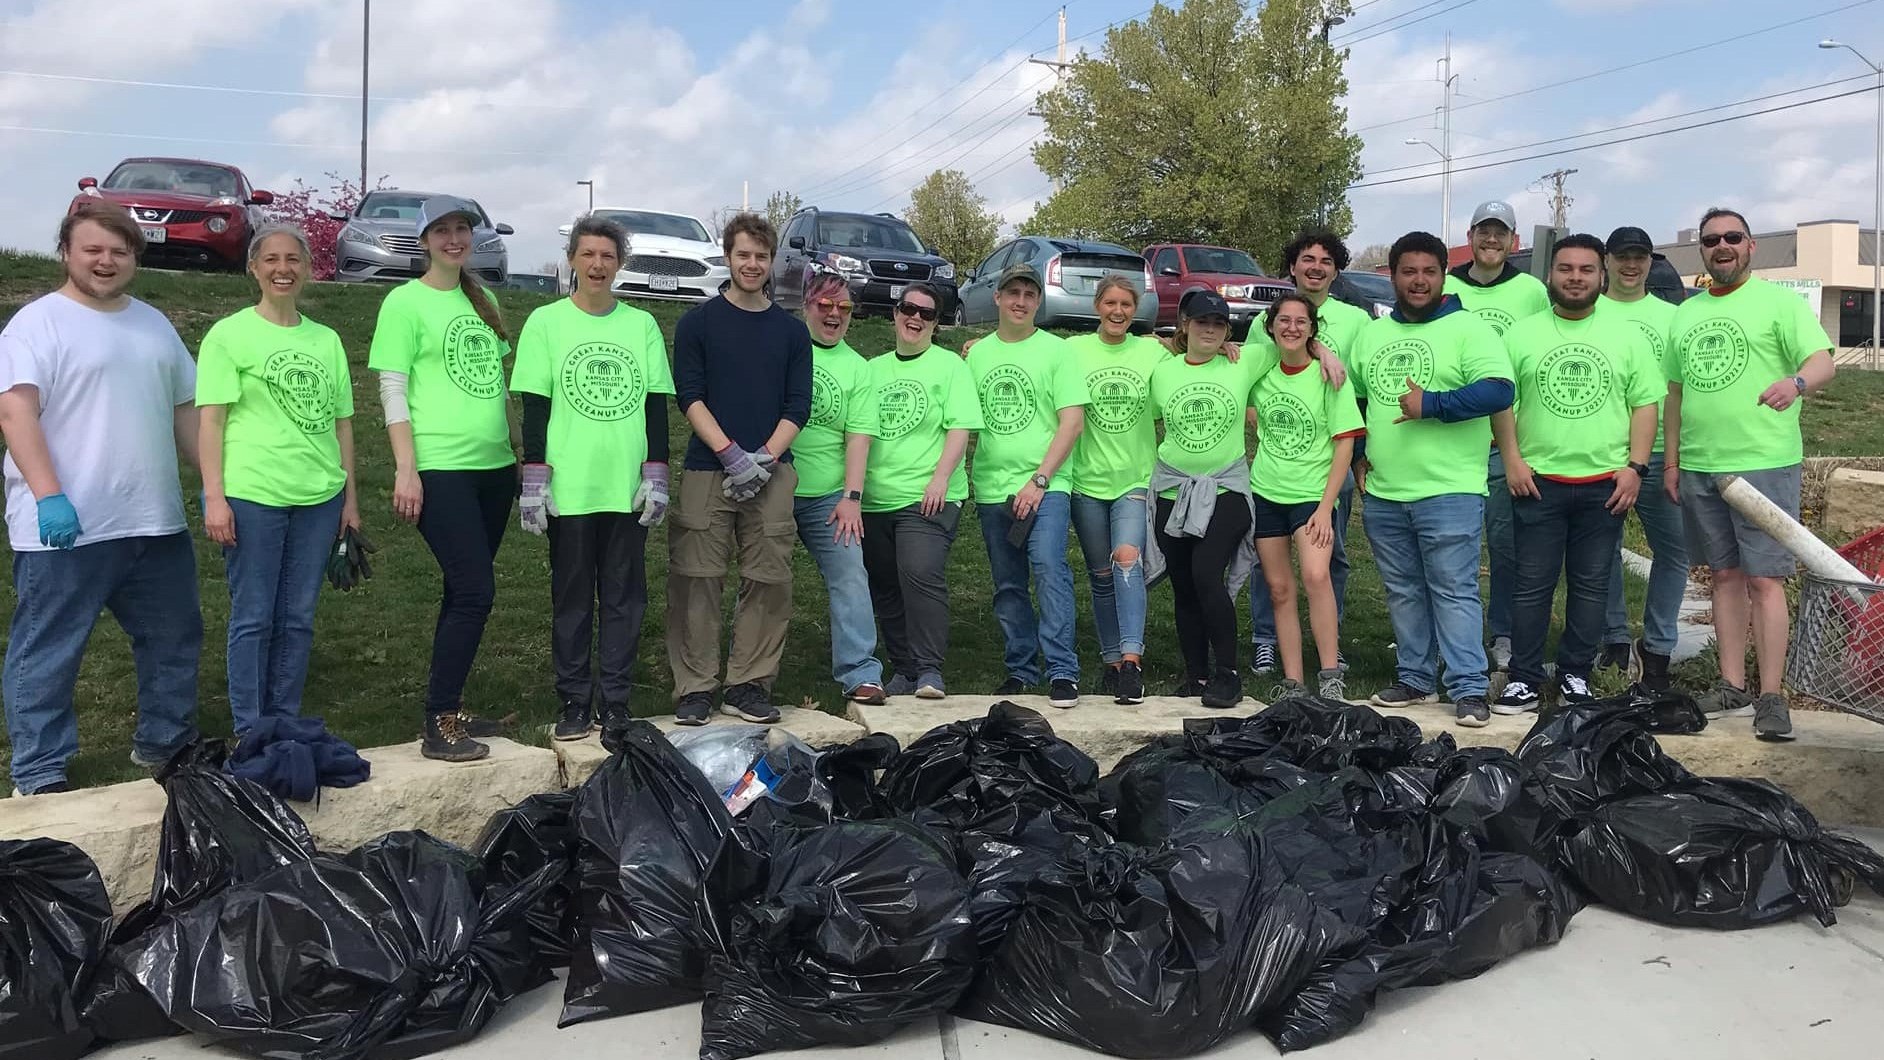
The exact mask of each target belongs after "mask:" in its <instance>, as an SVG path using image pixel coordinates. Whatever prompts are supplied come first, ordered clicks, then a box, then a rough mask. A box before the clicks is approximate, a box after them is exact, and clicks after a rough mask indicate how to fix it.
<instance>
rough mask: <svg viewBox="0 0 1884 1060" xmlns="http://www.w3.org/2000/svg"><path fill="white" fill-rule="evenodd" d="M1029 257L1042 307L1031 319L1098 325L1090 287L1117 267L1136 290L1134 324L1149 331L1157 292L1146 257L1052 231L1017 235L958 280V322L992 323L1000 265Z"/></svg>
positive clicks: (1051, 324) (1063, 324)
mask: <svg viewBox="0 0 1884 1060" xmlns="http://www.w3.org/2000/svg"><path fill="white" fill-rule="evenodd" d="M1021 262H1029V263H1031V264H1032V265H1033V267H1034V268H1035V269H1037V270H1039V272H1040V276H1041V279H1042V280H1043V281H1044V286H1042V287H1041V289H1040V311H1039V313H1038V314H1036V315H1035V317H1034V323H1036V324H1038V325H1039V326H1041V327H1043V328H1074V329H1090V328H1095V327H1098V326H1099V315H1098V314H1097V313H1095V312H1094V311H1093V307H1092V298H1093V292H1094V291H1095V290H1096V289H1097V288H1098V286H1099V281H1100V280H1102V279H1104V278H1105V277H1106V276H1107V275H1110V274H1112V273H1118V274H1120V275H1122V276H1124V277H1125V278H1126V279H1128V280H1131V281H1132V286H1133V287H1134V288H1136V289H1137V290H1138V292H1139V295H1138V312H1137V313H1135V314H1133V316H1132V330H1133V331H1136V332H1140V333H1143V332H1147V331H1150V330H1151V329H1152V327H1153V326H1154V324H1155V322H1156V320H1157V316H1158V294H1157V292H1156V291H1154V290H1152V289H1151V278H1150V276H1148V275H1147V274H1146V272H1145V260H1144V259H1143V258H1141V257H1139V256H1138V255H1137V254H1134V253H1132V252H1131V251H1130V250H1127V249H1126V248H1125V247H1121V246H1118V245H1117V244H1114V243H1099V242H1094V241H1091V240H1081V239H1055V238H1053V237H1052V236H1020V237H1018V238H1015V239H1010V240H1008V241H1007V242H1005V243H1002V244H1001V245H1000V246H998V247H995V248H994V253H992V254H990V255H988V256H987V258H986V259H984V260H983V261H982V263H981V264H980V265H977V266H976V267H975V271H973V272H971V273H969V274H968V282H967V283H966V284H964V285H963V286H962V292H961V293H962V298H961V312H960V313H959V314H958V315H957V319H956V321H955V322H956V323H957V324H991V323H993V322H994V319H995V313H996V310H995V306H994V295H995V285H996V284H997V283H999V282H1000V278H1001V270H1003V269H1005V268H1007V267H1008V266H1009V265H1017V264H1019V263H1021Z"/></svg>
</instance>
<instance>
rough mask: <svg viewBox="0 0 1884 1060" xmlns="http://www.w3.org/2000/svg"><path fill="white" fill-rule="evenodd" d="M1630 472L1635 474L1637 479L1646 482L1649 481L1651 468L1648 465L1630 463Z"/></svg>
mask: <svg viewBox="0 0 1884 1060" xmlns="http://www.w3.org/2000/svg"><path fill="white" fill-rule="evenodd" d="M1629 470H1631V471H1633V472H1635V477H1636V478H1639V479H1641V480H1643V481H1644V482H1646V481H1648V477H1649V466H1648V465H1647V464H1638V463H1635V462H1634V461H1630V463H1629Z"/></svg>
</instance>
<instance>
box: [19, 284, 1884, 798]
mask: <svg viewBox="0 0 1884 1060" xmlns="http://www.w3.org/2000/svg"><path fill="white" fill-rule="evenodd" d="M60 279H61V274H60V271H59V267H58V265H57V263H56V262H54V261H53V260H52V259H50V258H44V257H37V256H28V255H18V254H12V253H5V252H0V325H4V323H5V322H6V321H7V320H8V319H10V318H11V317H12V315H13V313H14V312H15V311H16V310H17V309H18V308H19V307H20V306H21V305H23V304H25V303H26V302H27V301H29V300H31V299H32V298H35V297H37V296H39V295H40V294H42V293H44V292H46V291H48V290H51V289H52V288H54V287H55V286H57V285H58V283H59V282H60ZM385 291H386V288H383V287H359V286H348V285H337V284H320V285H315V286H313V287H311V288H310V289H309V290H308V292H307V293H306V295H305V296H304V298H303V301H302V308H303V309H304V311H305V312H306V313H307V314H308V315H309V316H310V317H312V318H313V319H315V320H318V321H320V322H321V323H324V324H327V325H328V326H330V327H332V328H334V329H335V330H336V331H338V332H339V333H340V337H341V339H342V340H343V341H344V342H345V344H346V347H347V350H348V353H349V356H350V358H351V359H352V361H353V365H354V380H353V381H354V403H355V408H356V411H357V415H356V417H355V432H354V434H355V438H356V439H357V444H358V465H359V466H358V474H359V480H360V495H361V505H360V507H361V515H362V517H363V519H364V520H365V523H366V530H367V533H368V535H369V536H370V537H372V538H373V540H374V541H375V542H376V543H378V544H379V546H380V552H379V555H378V556H376V557H375V559H374V570H375V574H376V577H375V578H374V579H373V581H371V582H370V583H368V584H367V585H366V586H364V587H362V588H360V589H357V590H355V591H354V592H352V593H351V594H341V593H338V592H333V591H331V590H329V591H326V592H324V593H323V595H322V598H321V602H320V608H319V613H318V617H317V619H316V625H315V639H314V656H313V663H312V666H311V669H310V674H309V679H308V686H307V693H306V699H305V703H306V709H307V711H308V713H310V714H319V715H322V716H324V717H325V718H326V719H327V720H328V723H329V725H330V726H331V727H332V728H333V729H334V731H335V732H337V733H339V734H340V735H341V736H343V737H345V738H347V739H349V740H351V741H353V742H355V743H356V744H358V745H360V746H362V747H370V746H375V745H379V744H386V743H393V742H398V741H402V740H407V739H413V738H415V737H416V736H417V733H418V728H419V718H420V711H421V707H422V704H423V700H424V690H425V678H426V665H427V660H428V658H429V653H430V642H431V630H432V625H433V621H434V619H435V617H436V614H437V606H438V595H439V578H438V570H437V566H436V565H435V564H434V563H433V561H432V557H431V554H430V552H429V551H427V549H426V547H425V544H424V542H423V541H421V540H420V538H419V535H418V532H417V531H416V530H415V529H413V528H411V527H409V526H406V525H405V524H403V523H400V522H398V521H397V520H395V519H394V518H393V517H392V513H391V494H392V475H393V466H392V457H391V452H390V450H389V449H388V446H387V443H386V435H385V431H384V424H383V423H382V421H381V418H380V413H379V400H378V393H377V388H376V386H375V383H374V380H373V377H372V374H371V373H370V372H368V371H367V370H366V368H365V361H366V351H367V347H368V343H369V341H370V339H371V335H372V328H373V321H374V319H375V316H376V313H377V310H378V306H379V301H380V299H381V298H382V297H383V296H384V294H385ZM132 293H133V294H134V295H136V296H137V297H139V298H142V299H144V300H145V301H147V302H149V303H151V304H152V305H154V306H156V307H157V308H159V309H161V310H162V311H164V312H165V313H166V314H167V315H168V316H169V317H170V319H171V320H172V321H173V322H174V323H175V325H176V327H177V330H178V331H179V332H180V333H181V334H182V336H183V338H184V341H185V342H186V343H188V344H189V345H190V347H191V348H192V349H194V348H195V347H196V345H197V343H198V342H199V341H200V340H201V338H202V336H203V333H204V332H205V331H207V330H208V328H209V326H210V325H211V324H212V323H214V322H215V321H216V320H218V319H220V318H222V317H223V316H226V315H227V314H229V313H231V312H234V311H235V310H237V309H239V308H242V307H244V306H246V305H249V304H251V303H252V302H253V301H254V298H255V288H254V284H253V282H252V281H251V280H250V279H249V278H248V277H247V276H227V275H197V274H189V275H184V274H175V273H154V272H152V273H145V274H143V275H141V276H140V277H139V278H138V280H137V282H136V284H135V285H134V286H133V287H132ZM500 301H501V303H502V306H503V310H504V314H505V317H506V319H507V320H508V321H509V322H511V325H512V327H513V328H514V327H518V326H521V324H522V322H523V319H524V317H525V316H526V315H527V314H528V313H529V311H530V310H531V309H534V308H536V307H537V306H539V305H542V304H544V303H545V302H546V301H548V299H547V298H545V297H543V296H540V295H530V294H523V293H519V292H514V291H505V292H501V294H500ZM643 307H644V308H646V309H648V310H649V311H650V312H652V313H653V314H654V315H655V317H656V319H657V320H659V321H660V323H661V326H662V329H663V331H664V332H665V333H666V334H667V336H668V337H669V339H670V340H671V338H672V335H673V326H674V322H675V321H676V320H677V319H678V318H679V316H680V314H681V312H682V311H684V309H685V308H686V307H685V306H683V305H679V304H675V303H665V302H651V303H643ZM976 333H977V332H976V331H975V330H970V329H943V331H942V332H941V333H939V334H938V336H937V340H938V341H939V342H940V343H941V344H943V345H945V346H950V347H956V346H959V344H960V343H961V342H963V341H965V340H966V339H968V338H970V337H972V336H973V335H974V334H976ZM850 341H851V343H852V345H854V346H855V347H856V348H857V349H858V350H859V351H861V352H863V353H864V354H865V355H866V356H871V355H875V354H877V353H879V352H882V351H884V350H886V349H888V348H889V347H890V346H891V344H892V343H891V338H890V330H889V326H888V322H887V321H884V320H876V319H865V320H859V321H857V322H856V323H855V324H854V325H853V326H852V329H851V334H850ZM1857 375H1858V373H1848V375H1847V376H1841V377H1840V379H1839V381H1838V382H1837V383H1835V384H1834V386H1833V392H1834V394H1836V395H1838V397H1839V399H1840V401H1841V403H1840V404H1839V405H1837V406H1836V410H1837V412H1838V414H1839V415H1840V416H1841V417H1844V418H1845V419H1847V420H1849V421H1851V422H1850V423H1848V424H1847V425H1846V426H1843V427H1837V428H1828V427H1826V425H1825V424H1824V423H1823V422H1822V421H1821V418H1822V417H1823V416H1825V415H1829V414H1830V411H1829V410H1832V409H1833V408H1834V406H1833V404H1832V401H1831V400H1829V398H1828V399H1826V400H1821V401H1819V402H1816V403H1813V404H1809V405H1808V406H1807V413H1806V415H1807V424H1808V427H1807V437H1808V439H1809V441H1808V448H1809V449H1812V450H1813V451H1835V452H1847V451H1851V450H1850V449H1849V447H1848V446H1847V445H1846V444H1845V443H1846V441H1847V440H1848V438H1849V437H1851V436H1852V435H1853V432H1855V431H1856V430H1858V426H1857V425H1862V427H1863V428H1864V429H1865V430H1867V431H1868V432H1869V433H1868V434H1865V435H1859V436H1858V437H1863V438H1866V439H1868V441H1867V442H1866V443H1864V444H1869V445H1870V446H1871V448H1870V450H1869V451H1870V452H1884V438H1880V437H1879V433H1880V431H1884V427H1880V426H1879V425H1878V422H1877V421H1878V419H1879V417H1878V416H1877V415H1876V410H1878V409H1880V408H1884V378H1880V379H1872V378H1864V377H1860V378H1858V379H1852V378H1851V377H1852V376H1857ZM1847 401H1848V402H1849V404H1845V403H1844V402H1847ZM1821 408H1824V409H1826V410H1828V411H1827V412H1825V413H1821V412H1820V409H1821ZM1864 408H1869V409H1871V410H1872V411H1871V412H1869V413H1867V412H1864V411H1862V410H1863V409H1864ZM1867 419H1868V420H1869V421H1870V422H1865V421H1866V420H1867ZM672 422H673V424H674V425H675V430H674V444H675V454H676V456H678V454H679V452H680V449H681V446H682V445H683V444H684V440H685V431H684V424H685V421H684V420H683V419H682V418H681V417H680V416H678V415H675V416H673V417H672ZM185 475H186V478H190V479H192V481H190V482H189V483H188V484H187V486H186V491H187V492H186V495H187V496H188V497H189V498H190V500H189V501H188V506H189V507H190V508H191V512H190V516H191V520H192V524H193V529H194V530H195V531H196V533H197V540H198V545H197V562H198V565H199V567H200V569H201V578H200V583H201V590H202V605H203V617H204V624H205V640H204V645H203V659H202V677H201V692H200V699H201V706H202V724H203V727H204V729H205V730H206V731H207V732H210V733H212V734H215V733H221V734H226V733H227V732H228V731H229V707H228V698H227V695H226V683H225V676H224V638H225V636H226V633H227V622H228V614H229V598H228V590H227V587H226V586H225V585H224V582H223V571H222V560H221V556H220V555H219V550H218V549H217V548H216V547H215V546H213V545H212V544H210V543H209V542H208V541H207V540H206V539H204V538H203V537H202V536H201V528H200V522H199V521H198V520H199V518H200V513H199V512H197V511H196V510H195V499H194V494H195V483H194V481H193V477H194V476H193V473H192V472H189V471H186V472H185ZM1348 547H1349V556H1350V558H1351V560H1352V562H1353V565H1354V574H1353V577H1352V579H1351V581H1350V584H1349V588H1348V621H1347V626H1346V628H1345V630H1344V631H1343V632H1344V637H1343V640H1344V647H1345V649H1346V651H1347V655H1348V658H1349V662H1350V663H1351V665H1352V667H1353V669H1352V672H1351V673H1350V675H1349V680H1350V688H1351V689H1352V694H1366V693H1370V692H1372V691H1373V690H1374V689H1375V688H1376V687H1377V686H1378V685H1381V684H1384V683H1386V682H1387V681H1388V680H1390V679H1391V677H1392V673H1393V653H1392V649H1391V647H1390V645H1391V643H1392V641H1393V633H1392V629H1391V628H1390V626H1389V625H1388V622H1387V617H1386V610H1385V604H1384V602H1383V599H1382V592H1381V587H1380V582H1379V579H1378V578H1377V577H1376V575H1375V573H1374V568H1373V563H1372V559H1371V556H1370V555H1369V552H1368V548H1367V542H1366V538H1365V536H1364V535H1363V534H1362V532H1361V529H1360V519H1359V515H1358V513H1357V515H1356V517H1355V520H1354V524H1353V526H1352V527H1351V529H1350V534H1349V537H1348ZM1073 555H1074V559H1073V567H1074V571H1075V578H1076V580H1077V582H1078V583H1079V584H1078V591H1079V594H1080V598H1081V601H1082V602H1081V607H1080V610H1081V616H1082V617H1081V622H1080V647H1081V656H1082V660H1083V661H1084V663H1085V666H1086V678H1085V682H1084V685H1085V687H1087V688H1089V689H1090V688H1091V687H1093V686H1094V685H1095V684H1096V682H1097V677H1098V669H1099V658H1098V650H1097V647H1096V644H1095V642H1094V641H1093V631H1092V624H1091V620H1090V618H1089V617H1088V616H1089V609H1088V608H1087V606H1086V605H1085V603H1084V601H1085V596H1086V589H1085V573H1084V566H1083V563H1081V562H1080V560H1079V559H1078V554H1077V551H1076V549H1075V551H1074V553H1073ZM666 557H667V544H666V535H665V532H664V531H661V530H656V531H655V533H654V534H653V535H651V537H650V539H649V542H648V576H649V586H648V592H649V608H648V618H647V621H646V622H645V624H644V626H643V630H642V646H641V653H640V661H641V665H640V668H639V670H638V672H637V675H636V676H637V680H636V700H635V704H634V705H635V708H636V710H637V711H638V712H640V713H643V714H653V713H662V712H667V711H670V710H671V709H672V707H671V705H670V702H669V693H668V689H669V687H670V682H669V676H668V670H667V661H666V653H665V650H664V647H663V642H662V630H663V628H664V624H665V595H666V594H665V583H666ZM795 571H796V574H797V578H796V580H795V584H794V594H795V602H796V617H795V619H794V621H793V624H792V627H791V632H790V635H789V637H788V639H787V643H786V652H785V668H784V672H783V673H782V674H781V675H780V676H779V680H778V684H777V688H776V697H775V698H776V699H777V700H778V701H779V702H781V703H804V704H810V705H816V706H820V707H822V708H824V709H826V710H831V711H840V710H841V709H842V704H841V703H840V701H839V692H838V689H837V688H836V687H835V685H833V683H832V682H831V679H830V674H829V671H830V638H829V621H828V618H827V612H826V598H825V593H824V586H823V583H822V582H821V581H820V580H819V578H818V576H817V572H816V569H815V568H814V567H813V565H812V563H811V561H810V559H809V557H807V556H806V555H805V554H804V552H803V551H802V550H799V551H798V553H797V555H796V558H795ZM548 575H549V562H548V551H547V547H546V544H545V542H544V541H543V539H541V538H536V537H531V536H529V535H526V534H524V533H522V532H520V531H518V530H517V528H516V525H515V523H514V522H513V523H512V525H511V528H510V532H509V533H508V534H507V535H506V537H505V540H504V546H503V551H502V553H501V554H500V555H499V557H498V562H497V606H496V610H495V611H494V613H493V614H492V616H491V620H490V624H489V626H488V627H487V629H486V632H485V637H484V646H483V650H482V652H481V653H480V656H479V659H478V663H477V666H476V668H475V669H474V670H473V672H472V676H471V682H470V685H469V687H468V688H467V689H466V693H465V700H466V704H467V706H469V707H470V708H471V709H473V710H475V711H478V712H480V713H483V714H487V715H502V714H509V713H513V712H514V713H516V714H517V715H518V716H519V718H520V719H522V720H523V721H526V722H530V723H533V724H542V723H547V722H548V721H550V720H551V718H552V716H553V714H554V711H555V709H556V701H555V697H554V692H553V689H552V685H551V667H550V659H549V585H548ZM0 579H3V580H4V584H5V586H6V587H7V588H9V589H10V587H11V567H10V566H9V567H8V568H7V570H6V572H5V573H4V574H0ZM729 581H731V580H729ZM950 586H951V611H952V613H953V615H954V616H955V619H954V622H953V628H952V630H951V633H950V658H949V665H948V672H947V675H946V676H947V678H948V680H949V687H950V688H951V689H952V690H954V691H957V692H986V691H988V690H991V689H992V688H993V687H994V686H995V685H996V684H998V683H999V682H1000V681H1001V679H1002V677H1003V676H1004V674H1003V668H1002V665H1001V638H1000V635H999V632H998V630H997V628H996V627H995V625H994V622H993V620H992V617H991V614H992V601H991V595H992V587H991V585H990V580H989V578H988V574H987V557H986V553H985V551H984V549H983V546H982V542H981V532H980V528H979V526H978V525H977V523H976V521H975V518H974V516H973V513H972V507H971V510H970V513H969V514H968V515H967V516H965V517H964V518H963V520H962V523H961V529H960V532H959V535H958V537H957V540H956V544H955V548H954V551H953V552H952V554H951V556H950ZM734 588H736V584H729V586H728V592H727V607H728V610H729V611H730V608H731V601H732V591H733V589H734ZM1629 591H1630V596H1631V601H1630V606H1631V611H1632V613H1639V610H1640V604H1641V592H1642V587H1641V585H1640V584H1639V583H1636V582H1634V581H1633V580H1631V584H1630V590H1629ZM9 595H10V593H9ZM5 610H6V611H7V612H9V614H8V617H9V618H10V609H5ZM1243 610H1245V611H1247V609H1246V608H1244V609H1243ZM1171 614H1172V606H1171V594H1170V589H1169V588H1168V587H1167V586H1159V587H1158V588H1156V589H1154V590H1153V592H1152V599H1151V608H1150V620H1149V623H1148V626H1149V628H1148V629H1147V636H1146V640H1147V663H1146V669H1147V678H1148V683H1149V684H1150V686H1151V691H1153V692H1163V691H1167V690H1168V689H1169V688H1170V687H1171V686H1172V685H1174V684H1175V683H1176V681H1177V679H1178V678H1179V677H1180V676H1181V673H1182V664H1181V663H1180V662H1179V661H1178V657H1177V639H1176V634H1175V631H1174V629H1173V626H1172V620H1171ZM1243 621H1244V624H1245V630H1244V640H1245V641H1246V640H1247V623H1248V616H1247V613H1245V615H1244V619H1243ZM1304 625H1306V615H1304ZM1312 651H1313V649H1312V647H1311V648H1310V652H1311V655H1310V658H1311V659H1312V658H1313V655H1312ZM1311 669H1312V666H1311ZM1249 691H1251V692H1252V693H1256V694H1263V693H1266V692H1267V686H1266V684H1265V685H1264V686H1261V687H1252V688H1250V689H1249ZM135 699H136V685H135V681H134V678H133V674H132V668H131V659H130V653H129V647H128V644H127V642H126V640H125V638H124V635H123V633H122V632H121V631H120V630H119V629H118V628H117V626H116V624H115V623H113V622H111V621H110V620H108V619H107V620H104V621H101V622H100V623H99V626H98V630H97V632H96V633H95V634H94V636H93V639H92V645H91V649H90V651H89V652H88V653H87V655H86V659H85V664H84V667H83V668H82V670H81V671H80V677H79V684H78V690H77V703H78V710H79V716H80V732H81V734H82V743H83V750H82V751H81V753H80V755H79V757H78V758H77V759H75V760H74V762H73V764H72V776H71V779H72V781H73V782H74V783H75V784H98V783H105V782H110V781H117V780H125V779H131V778H134V777H136V776H137V775H139V772H138V770H137V769H136V768H135V767H133V766H132V765H131V764H130V762H129V761H128V758H127V756H128V753H129V749H130V733H131V729H132V725H133V720H134V718H133V712H134V704H135ZM1091 709H1115V708H1111V707H1110V706H1106V707H1095V708H1091ZM1118 709H1123V708H1118ZM529 738H536V737H529ZM4 757H5V756H4V755H0V791H4V790H10V789H11V782H10V777H9V775H8V772H7V767H6V764H5V761H4Z"/></svg>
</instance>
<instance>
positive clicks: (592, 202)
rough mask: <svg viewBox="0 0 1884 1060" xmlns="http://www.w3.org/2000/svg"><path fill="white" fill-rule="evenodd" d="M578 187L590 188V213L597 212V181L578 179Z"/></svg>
mask: <svg viewBox="0 0 1884 1060" xmlns="http://www.w3.org/2000/svg"><path fill="white" fill-rule="evenodd" d="M576 187H578V188H588V189H589V213H591V214H592V213H594V212H595V181H593V180H578V181H576Z"/></svg>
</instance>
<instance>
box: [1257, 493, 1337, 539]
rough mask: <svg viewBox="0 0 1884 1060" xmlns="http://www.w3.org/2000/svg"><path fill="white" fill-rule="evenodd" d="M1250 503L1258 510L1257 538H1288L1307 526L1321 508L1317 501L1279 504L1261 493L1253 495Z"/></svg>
mask: <svg viewBox="0 0 1884 1060" xmlns="http://www.w3.org/2000/svg"><path fill="white" fill-rule="evenodd" d="M1250 503H1251V504H1252V505H1254V506H1255V508H1256V536H1257V537H1288V536H1290V535H1292V534H1294V533H1295V532H1296V531H1297V530H1300V529H1301V528H1302V527H1304V526H1307V525H1308V520H1309V519H1310V518H1312V517H1313V516H1314V514H1315V509H1316V508H1319V507H1321V505H1320V504H1318V503H1317V502H1315V501H1304V502H1302V503H1301V504H1277V503H1276V502H1275V501H1272V500H1270V499H1269V498H1267V497H1265V496H1263V495H1262V494H1260V493H1253V494H1251V495H1250Z"/></svg>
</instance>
